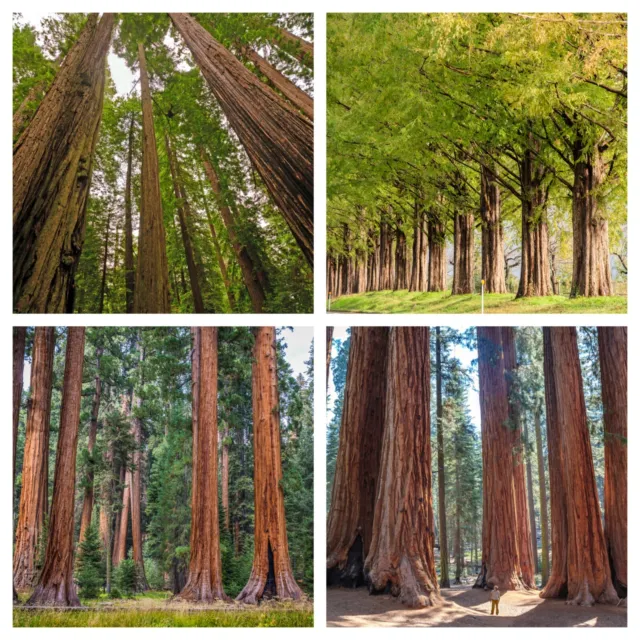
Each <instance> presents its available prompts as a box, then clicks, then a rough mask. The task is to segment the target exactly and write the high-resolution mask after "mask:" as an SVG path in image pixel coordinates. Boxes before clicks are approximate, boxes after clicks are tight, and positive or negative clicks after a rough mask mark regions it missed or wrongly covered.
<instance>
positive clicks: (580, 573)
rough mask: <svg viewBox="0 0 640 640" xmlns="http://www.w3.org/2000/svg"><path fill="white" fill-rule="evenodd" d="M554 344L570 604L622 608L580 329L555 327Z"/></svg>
mask: <svg viewBox="0 0 640 640" xmlns="http://www.w3.org/2000/svg"><path fill="white" fill-rule="evenodd" d="M549 342H550V345H551V354H552V359H551V366H552V367H553V379H554V383H555V392H556V397H557V405H556V406H557V417H558V425H559V427H560V428H559V431H560V446H561V451H562V480H563V483H564V491H565V501H566V509H565V511H564V514H563V517H564V518H566V528H567V562H566V577H565V580H566V581H565V588H566V590H567V601H568V602H569V603H570V604H582V605H591V604H593V603H594V602H601V603H618V596H617V594H616V591H615V589H614V588H613V584H612V582H611V570H610V568H609V557H608V553H607V545H606V540H605V537H604V529H603V527H602V519H601V516H600V506H599V504H598V493H597V488H596V481H595V473H594V468H593V459H592V456H591V443H590V440H589V429H588V426H587V413H586V408H585V402H584V394H583V387H582V375H581V372H580V360H579V357H578V341H577V332H576V329H575V327H551V328H550V329H549ZM554 565H555V562H554ZM550 583H551V581H550ZM546 591H547V590H546V589H545V591H544V592H543V595H546Z"/></svg>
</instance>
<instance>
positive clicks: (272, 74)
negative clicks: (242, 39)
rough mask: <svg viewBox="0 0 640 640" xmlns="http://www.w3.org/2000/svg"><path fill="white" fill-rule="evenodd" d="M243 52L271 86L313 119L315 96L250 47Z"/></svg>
mask: <svg viewBox="0 0 640 640" xmlns="http://www.w3.org/2000/svg"><path fill="white" fill-rule="evenodd" d="M242 53H243V55H244V56H245V57H246V58H247V60H249V61H250V62H252V63H253V65H254V66H255V68H256V69H257V70H258V71H259V72H260V73H262V75H264V76H265V78H267V80H268V81H269V83H270V84H271V86H273V87H274V88H275V89H277V90H278V91H280V93H281V94H282V95H283V96H284V97H285V98H286V99H287V100H288V101H289V102H290V103H291V104H292V105H293V106H294V107H295V108H296V109H299V110H300V111H302V113H304V114H305V115H306V116H307V117H308V118H310V119H311V120H313V98H312V97H311V96H310V95H309V94H308V93H305V92H304V91H303V90H302V89H299V88H298V87H297V86H296V85H295V84H294V83H293V82H291V80H289V78H287V76H285V75H284V74H282V73H280V71H278V70H277V69H276V68H275V67H274V66H273V65H272V64H271V63H270V62H269V61H268V60H265V59H264V58H263V57H262V56H261V55H260V54H259V53H257V52H256V51H254V50H253V49H251V48H250V47H244V48H243V49H242Z"/></svg>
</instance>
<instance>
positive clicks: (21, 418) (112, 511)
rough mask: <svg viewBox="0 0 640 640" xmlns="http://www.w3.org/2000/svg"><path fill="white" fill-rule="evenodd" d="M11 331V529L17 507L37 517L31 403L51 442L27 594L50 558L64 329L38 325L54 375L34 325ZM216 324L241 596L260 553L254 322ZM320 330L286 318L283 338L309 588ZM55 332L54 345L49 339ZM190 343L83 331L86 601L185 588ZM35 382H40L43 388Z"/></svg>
mask: <svg viewBox="0 0 640 640" xmlns="http://www.w3.org/2000/svg"><path fill="white" fill-rule="evenodd" d="M15 331H16V332H18V333H17V334H16V339H15V341H14V349H15V350H14V355H15V356H16V358H17V362H14V367H15V366H18V368H19V364H20V360H19V358H20V356H21V355H22V354H21V349H20V346H21V344H22V345H23V346H24V351H23V355H22V357H23V358H24V361H23V363H24V389H22V386H21V385H20V384H19V382H18V381H16V382H15V385H14V396H15V395H16V394H17V400H18V402H17V404H16V408H17V411H18V413H17V414H16V413H14V421H17V432H16V433H15V436H16V439H15V440H14V446H15V469H16V471H15V484H14V494H13V495H14V500H13V505H14V507H13V508H14V513H13V521H14V531H15V527H16V524H17V523H18V519H19V517H20V518H27V519H28V518H29V516H28V515H27V514H28V513H29V512H27V511H25V513H22V512H21V510H25V509H28V508H29V507H28V505H29V499H28V497H26V496H21V493H22V492H23V472H24V470H25V469H26V468H27V467H26V466H25V465H26V464H27V462H26V459H27V458H26V457H25V456H26V454H25V424H26V421H27V418H28V414H29V413H30V412H32V411H33V412H34V413H33V417H32V418H31V420H32V421H33V420H35V423H33V424H35V427H34V428H37V429H39V431H38V433H39V436H38V438H37V439H36V440H34V439H33V438H34V436H32V440H31V442H32V444H31V445H30V446H31V447H32V448H30V454H29V459H33V458H32V456H34V455H36V456H37V455H38V454H37V451H38V450H39V451H43V449H44V453H43V454H42V455H43V459H44V467H43V468H42V470H41V473H42V474H43V476H42V481H41V483H40V486H41V492H42V493H41V497H40V498H39V499H38V500H37V501H36V502H37V507H34V508H35V510H36V511H35V533H33V537H31V538H29V537H28V534H27V530H26V529H24V530H23V529H21V531H20V536H19V538H18V540H17V543H16V544H17V545H18V546H17V547H16V551H15V552H16V557H15V560H14V576H15V586H16V588H17V590H18V592H19V593H20V594H21V596H22V597H23V596H25V595H28V594H29V593H30V592H31V590H32V588H33V586H34V585H35V584H36V583H37V582H38V579H39V576H40V573H41V571H42V568H43V564H44V562H45V548H46V546H47V536H48V527H49V517H50V515H49V514H50V511H49V509H50V506H49V505H50V504H51V501H52V500H53V495H52V489H53V483H54V472H55V467H56V450H57V448H58V434H59V428H60V416H61V415H63V414H64V413H65V412H64V411H63V412H62V414H61V399H62V392H63V387H62V385H63V372H65V344H66V341H67V333H68V330H67V329H64V328H58V329H51V330H46V331H49V334H50V335H49V334H47V336H44V335H41V336H40V345H41V347H40V349H42V345H43V344H48V345H49V347H48V348H49V349H51V353H52V358H53V360H52V362H51V364H50V367H51V369H50V371H49V374H47V373H46V370H47V366H46V364H45V363H46V360H47V357H46V356H43V352H42V350H41V351H40V352H39V355H38V356H37V359H38V364H37V365H36V364H34V361H33V357H34V355H33V344H34V330H33V329H32V328H28V329H26V330H24V329H16V330H15ZM36 331H41V332H42V331H45V330H44V329H37V330H36ZM20 332H22V333H20ZM218 332H219V334H218V348H217V349H218V355H217V357H218V376H217V380H218V400H217V412H218V418H217V420H218V456H219V461H218V469H219V477H218V487H219V492H220V493H219V496H218V499H217V501H218V504H219V520H220V521H219V531H220V553H221V563H222V565H221V571H222V582H223V588H224V592H225V593H226V595H227V596H229V597H232V598H233V597H236V596H237V595H238V594H239V593H240V591H241V590H242V589H243V587H245V585H246V584H247V582H248V580H249V575H250V572H251V570H252V561H253V556H254V533H255V532H254V448H253V440H254V431H253V417H252V416H253V415H255V414H254V413H253V412H254V411H255V405H254V403H253V402H252V369H253V375H254V376H255V375H256V374H255V366H254V365H253V359H254V358H253V353H252V349H253V348H254V334H253V333H252V331H251V330H250V329H249V328H246V327H239V328H230V327H225V328H220V329H219V330H218ZM312 334H313V332H312V330H311V329H301V328H296V329H280V330H278V339H277V385H278V392H279V415H280V434H279V437H280V442H281V457H282V469H283V478H282V481H281V482H282V489H283V490H284V496H285V497H284V507H285V512H286V534H287V536H288V544H289V557H290V562H291V569H292V571H293V575H294V578H295V580H296V582H297V584H298V585H299V586H300V587H301V588H302V589H303V590H304V592H306V593H307V594H308V595H312V594H313V344H312V338H313V335H312ZM21 338H22V340H23V342H21ZM45 338H46V340H48V343H44V342H42V341H43V340H45ZM51 341H53V344H52V343H51ZM192 353H193V352H192V335H191V332H190V330H189V329H188V328H129V329H122V328H110V327H109V328H88V329H87V330H86V343H85V348H84V372H83V376H82V384H81V389H82V393H81V399H80V403H81V404H80V408H79V411H80V428H79V436H78V440H77V463H76V485H75V499H74V503H73V504H74V506H73V545H74V550H75V553H74V567H75V568H74V578H73V579H74V581H75V582H76V584H77V587H78V590H79V595H80V597H81V599H82V602H83V603H84V604H92V603H95V600H96V598H98V599H104V598H107V599H110V600H111V601H113V599H117V598H122V597H128V598H132V597H134V598H136V599H141V603H140V604H141V606H143V607H144V606H148V604H149V602H150V599H151V600H153V599H160V600H164V599H165V598H168V597H169V596H170V595H171V593H174V594H177V593H179V592H181V591H182V590H183V588H184V587H185V583H186V581H187V578H188V576H189V562H190V555H191V552H190V535H191V525H192V501H191V493H192V490H193V487H192V472H193V460H192V452H193V443H192V401H193V399H192V392H191V390H192V360H191V357H192ZM43 357H44V361H43ZM203 357H204V356H203ZM67 359H68V354H67ZM292 365H293V366H294V367H295V369H294V368H292ZM64 375H65V376H66V373H65V374H64ZM34 376H36V377H35V378H34ZM65 380H66V377H65ZM34 383H35V386H34ZM33 389H38V391H37V392H36V394H37V395H36V396H35V397H34V395H33ZM47 393H48V394H49V397H50V406H49V408H47V402H46V398H47ZM20 396H21V399H20ZM200 402H201V403H202V401H200ZM42 411H44V414H42V413H39V412H42ZM200 411H201V414H202V415H204V414H203V413H202V412H203V411H204V409H200ZM276 411H277V409H276ZM39 415H41V416H42V417H40V418H38V416H39ZM35 442H37V443H38V444H37V445H34V444H33V443H35ZM34 446H36V447H38V448H37V449H34V448H33V447H34ZM199 446H201V445H199ZM59 455H60V453H59V452H58V456H59ZM29 464H33V463H29ZM37 475H38V474H36V476H37ZM131 487H138V489H137V490H133V489H132V488H131ZM136 495H137V498H136V497H135V496H136ZM23 502H24V504H22V503H23ZM21 522H26V520H21ZM29 531H31V528H30V529H29ZM25 536H26V537H25ZM29 540H30V542H29ZM145 603H146V604H145ZM23 622H24V621H23ZM259 622H260V621H259V620H258V623H259ZM218 623H219V621H218ZM236 623H237V620H236ZM253 623H254V624H256V621H255V620H254V621H253ZM280 623H283V620H280ZM154 624H156V623H154ZM209 624H213V625H215V624H216V622H213V623H211V622H209ZM231 624H233V622H232V623H231Z"/></svg>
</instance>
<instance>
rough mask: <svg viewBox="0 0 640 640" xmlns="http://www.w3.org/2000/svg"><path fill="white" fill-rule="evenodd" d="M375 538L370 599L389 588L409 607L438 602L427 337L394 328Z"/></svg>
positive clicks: (369, 564)
mask: <svg viewBox="0 0 640 640" xmlns="http://www.w3.org/2000/svg"><path fill="white" fill-rule="evenodd" d="M387 371H388V374H389V375H388V382H387V392H386V400H385V418H384V434H383V437H382V453H381V459H380V473H379V477H378V488H377V491H376V501H375V509H374V519H373V537H372V539H371V546H370V548H369V553H368V555H367V559H366V561H365V576H366V580H367V583H368V585H369V591H370V593H376V592H380V591H382V590H385V589H386V588H390V591H391V594H392V595H394V596H398V597H399V598H400V600H401V601H402V602H403V603H404V604H407V605H409V606H411V607H426V606H432V605H435V604H438V603H439V602H440V591H439V587H438V582H437V576H436V567H435V557H434V553H433V547H434V518H433V505H432V497H431V440H430V408H429V407H430V366H429V329H428V328H427V327H394V328H392V329H391V332H390V335H389V348H388V363H387Z"/></svg>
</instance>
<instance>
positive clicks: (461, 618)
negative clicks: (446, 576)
mask: <svg viewBox="0 0 640 640" xmlns="http://www.w3.org/2000/svg"><path fill="white" fill-rule="evenodd" d="M441 592H442V596H443V603H442V604H441V605H439V606H436V607H428V608H426V609H411V608H409V607H406V606H405V605H403V604H401V603H400V602H399V601H398V599H397V598H394V597H393V596H391V595H379V596H370V595H369V592H368V590H367V589H366V587H361V588H359V589H339V588H331V589H327V626H329V627H368V626H379V627H448V626H451V627H626V626H627V609H626V608H625V607H616V606H612V605H600V604H598V605H595V606H593V607H574V606H568V605H566V604H565V602H564V600H543V599H542V598H540V597H539V595H538V594H539V591H508V592H506V593H504V594H503V595H502V598H501V599H500V615H499V616H492V615H491V603H490V602H489V593H488V592H487V591H484V590H482V589H473V588H472V587H471V586H461V587H453V588H451V589H442V590H441Z"/></svg>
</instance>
